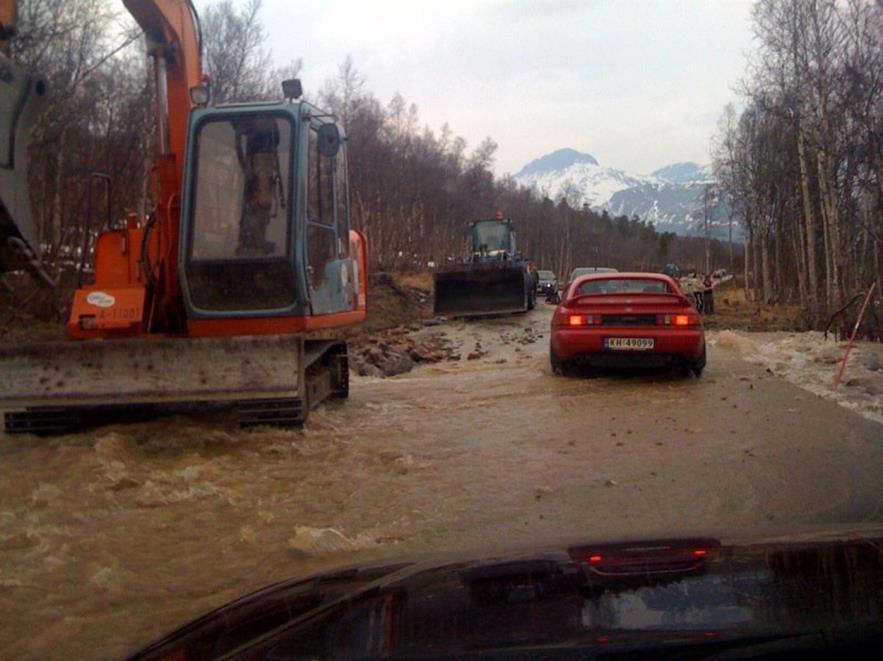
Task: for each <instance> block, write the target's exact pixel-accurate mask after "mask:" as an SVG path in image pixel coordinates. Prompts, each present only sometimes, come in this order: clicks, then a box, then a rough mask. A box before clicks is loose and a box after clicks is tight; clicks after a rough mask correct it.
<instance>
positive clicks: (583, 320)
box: [567, 314, 601, 326]
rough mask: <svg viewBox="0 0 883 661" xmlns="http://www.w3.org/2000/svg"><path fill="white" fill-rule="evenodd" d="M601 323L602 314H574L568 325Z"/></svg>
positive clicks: (570, 317)
mask: <svg viewBox="0 0 883 661" xmlns="http://www.w3.org/2000/svg"><path fill="white" fill-rule="evenodd" d="M600 323H601V315H600V314H572V315H570V316H569V317H568V320H567V325H568V326H594V325H595V324H600Z"/></svg>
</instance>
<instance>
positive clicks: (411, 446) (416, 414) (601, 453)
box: [0, 305, 883, 659]
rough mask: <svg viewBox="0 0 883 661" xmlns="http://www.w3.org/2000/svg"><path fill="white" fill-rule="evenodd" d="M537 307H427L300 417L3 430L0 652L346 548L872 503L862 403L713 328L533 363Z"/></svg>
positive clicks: (124, 642) (349, 558)
mask: <svg viewBox="0 0 883 661" xmlns="http://www.w3.org/2000/svg"><path fill="white" fill-rule="evenodd" d="M550 314H551V308H550V307H546V306H542V305H541V306H540V309H538V310H536V311H534V312H533V313H531V314H530V315H527V316H523V317H512V318H506V319H496V320H484V321H477V322H471V323H464V322H451V323H446V324H443V325H439V326H431V327H427V328H425V329H423V330H422V331H419V334H420V335H431V334H439V333H443V334H444V335H445V336H446V337H447V338H448V339H449V340H451V341H452V342H453V343H454V345H455V346H457V347H459V349H460V355H461V359H460V360H459V361H455V362H445V363H438V364H435V365H429V366H424V367H420V368H418V369H416V370H415V371H413V372H411V373H409V374H405V375H402V376H399V377H395V378H391V379H372V378H358V377H354V378H353V383H352V397H351V399H350V400H349V401H348V402H345V403H333V404H331V405H328V406H325V407H322V408H320V409H319V410H317V411H315V412H314V413H313V415H312V416H311V418H310V422H309V425H308V427H307V428H306V429H304V430H293V431H285V430H276V429H262V430H253V431H235V430H230V429H228V428H226V427H224V426H223V425H222V424H219V423H218V422H217V421H215V422H204V421H197V420H192V419H181V418H177V419H168V420H162V421H156V422H153V423H150V424H140V425H130V426H116V427H106V428H102V429H98V430H92V431H90V432H86V433H82V434H77V435H71V436H65V437H58V438H51V439H37V438H34V437H20V436H19V437H9V436H2V435H0V465H2V473H0V554H2V558H3V561H2V563H0V621H2V625H0V655H2V656H3V657H4V658H9V657H12V656H19V657H25V658H34V659H37V658H40V659H43V658H58V659H61V658H107V657H112V656H119V655H121V654H124V653H125V652H127V651H131V650H133V649H134V648H135V647H137V646H138V645H140V644H143V643H146V642H148V641H149V640H151V639H152V638H154V637H156V636H157V635H160V634H162V633H164V632H166V631H167V630H169V629H170V628H172V627H174V626H176V625H177V624H180V623H183V622H184V621H186V620H187V619H188V618H191V617H192V616H195V615H197V614H199V613H200V612H203V611H205V610H206V609H208V608H210V607H212V606H215V605H218V604H220V603H223V602H224V601H226V600H228V599H230V598H232V597H235V596H237V595H239V594H241V593H243V592H245V591H248V590H251V589H254V588H257V587H260V586H261V585H264V584H266V583H269V582H272V581H275V580H279V579H283V578H288V577H291V576H295V575H300V574H305V573H309V572H312V571H315V570H318V569H322V568H327V567H331V566H335V565H343V564H350V563H353V562H356V561H359V560H363V559H373V558H379V557H383V556H394V555H407V554H409V553H415V552H427V551H436V550H445V549H462V548H476V547H482V546H487V545H490V544H495V545H500V544H501V543H508V542H511V543H512V544H515V545H520V544H525V543H531V542H533V541H538V540H542V541H544V542H546V541H548V540H550V539H554V538H560V537H567V538H571V539H572V538H574V537H586V538H593V539H598V538H601V537H605V536H612V535H618V534H629V535H641V534H653V533H657V534H658V533H660V532H664V533H667V534H677V533H678V532H685V531H691V532H699V531H702V532H714V531H727V530H738V529H742V528H744V527H747V526H755V525H758V524H763V525H767V526H771V527H773V528H775V527H778V526H779V525H781V526H783V527H787V526H791V525H793V524H802V523H816V522H821V523H833V522H852V521H880V520H883V515H881V499H883V478H881V477H880V476H881V475H883V426H881V425H880V424H879V423H876V422H873V421H871V420H867V419H865V418H862V417H860V416H858V415H857V414H856V413H854V412H852V411H849V410H846V409H844V408H842V407H839V406H837V404H835V403H832V402H830V401H827V400H825V399H822V398H820V397H818V396H817V395H814V394H812V393H810V392H807V391H805V390H802V389H800V388H798V387H796V386H795V385H793V384H791V383H788V382H787V381H785V380H784V379H780V378H777V377H776V376H774V375H771V374H770V372H768V371H767V370H766V369H765V368H764V367H763V366H760V365H755V364H751V363H750V362H746V361H745V360H743V357H742V355H741V354H740V353H739V351H737V350H736V349H734V348H733V347H732V346H731V344H729V343H723V342H722V343H718V342H715V343H714V346H711V347H710V349H709V363H708V368H707V370H706V373H705V376H704V377H703V378H702V379H693V378H689V379H685V378H682V377H680V376H677V375H671V374H655V375H643V376H631V377H628V378H623V377H618V378H599V379H564V378H560V377H553V376H552V375H551V373H550V370H549V366H548V320H549V316H550ZM743 350H744V349H743ZM470 356H471V358H472V359H470Z"/></svg>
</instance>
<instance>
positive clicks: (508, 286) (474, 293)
mask: <svg viewBox="0 0 883 661" xmlns="http://www.w3.org/2000/svg"><path fill="white" fill-rule="evenodd" d="M526 294H527V292H526V291H525V279H524V269H523V268H521V267H515V266H511V265H499V264H495V263H491V264H468V265H464V266H463V267H462V268H454V269H451V270H448V271H441V272H439V273H436V275H435V299H434V312H435V314H437V315H447V316H449V317H469V316H477V315H489V314H507V313H512V312H524V311H525V310H527V295H526Z"/></svg>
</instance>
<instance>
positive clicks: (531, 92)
mask: <svg viewBox="0 0 883 661" xmlns="http://www.w3.org/2000/svg"><path fill="white" fill-rule="evenodd" d="M242 1H243V0H234V2H242ZM206 4H207V3H206V0H202V1H200V2H198V3H197V6H198V7H200V6H201V7H204V6H205V5H206ZM750 8H751V2H750V1H749V0H549V1H547V2H543V1H541V0H518V1H514V2H490V1H487V2H485V1H478V0H445V1H442V2H436V1H434V0H432V1H430V0H406V1H403V2H393V1H384V0H313V1H312V2H300V1H298V0H264V6H263V9H262V15H263V20H264V24H265V26H266V28H267V30H268V32H269V36H270V39H269V44H268V45H269V47H270V48H271V50H272V52H273V55H274V59H275V60H276V61H277V63H279V64H282V63H285V62H288V61H289V60H291V59H294V58H298V57H302V58H303V62H304V69H303V71H302V80H303V82H304V86H305V88H306V89H307V90H308V91H309V90H313V91H315V90H318V88H319V87H320V86H321V84H322V82H323V81H324V80H325V79H326V78H328V77H329V76H331V75H333V74H334V72H335V70H336V68H337V66H338V65H339V64H340V63H341V62H342V61H343V60H344V58H345V57H346V56H347V54H351V55H352V57H353V59H354V62H355V65H356V68H357V69H358V70H359V71H360V72H361V73H362V74H363V75H364V76H365V78H366V82H367V84H366V87H367V89H368V90H370V91H372V92H374V93H375V94H376V95H377V96H378V97H379V98H380V99H382V100H383V101H384V102H386V101H388V100H389V99H390V98H391V97H392V95H393V94H395V93H396V92H400V93H401V94H402V96H403V97H404V98H405V100H406V101H408V102H409V103H410V102H413V103H416V104H417V106H418V107H419V110H420V119H421V121H422V122H423V123H426V124H429V125H430V126H431V127H433V128H438V127H440V126H441V125H442V124H443V123H444V122H448V123H449V124H450V126H451V128H452V130H453V131H454V133H455V134H457V135H461V136H463V137H464V138H465V139H466V140H467V141H468V143H469V145H470V147H474V146H475V145H477V144H478V143H479V142H480V141H481V140H482V139H483V138H484V137H486V136H490V137H492V138H493V139H494V140H496V141H497V143H499V150H498V151H497V166H496V169H497V171H498V173H504V172H512V173H514V172H516V171H517V170H518V169H520V168H521V167H522V166H523V165H524V164H525V163H527V162H528V161H530V160H532V159H533V158H536V157H538V156H541V155H543V154H546V153H548V152H550V151H553V150H555V149H558V148H560V147H572V148H574V149H578V150H580V151H585V152H588V153H591V154H592V155H594V156H595V157H596V158H597V159H598V160H599V161H600V162H601V163H602V164H604V165H611V166H614V167H618V168H621V169H624V170H629V171H633V172H637V173H642V174H646V173H649V172H651V171H652V170H655V169H657V168H659V167H661V166H663V165H667V164H670V163H674V162H678V161H687V160H691V161H698V162H700V163H706V162H708V160H709V155H708V151H709V149H708V144H709V138H710V137H711V135H712V133H713V132H714V129H715V126H716V122H717V119H718V117H719V116H720V112H721V109H722V107H723V106H724V104H725V103H727V102H728V101H731V100H734V98H735V94H734V92H733V86H734V84H735V83H736V82H737V80H738V79H739V78H740V76H741V75H742V74H743V71H744V67H745V54H746V53H747V52H748V51H749V50H750V48H751V33H750V26H749V22H748V19H749V15H750Z"/></svg>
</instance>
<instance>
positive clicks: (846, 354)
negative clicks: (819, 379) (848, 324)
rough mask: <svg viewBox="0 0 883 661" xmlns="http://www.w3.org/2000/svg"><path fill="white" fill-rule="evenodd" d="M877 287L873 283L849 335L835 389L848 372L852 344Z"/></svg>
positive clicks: (835, 378) (835, 380) (835, 381)
mask: <svg viewBox="0 0 883 661" xmlns="http://www.w3.org/2000/svg"><path fill="white" fill-rule="evenodd" d="M876 286H877V283H876V282H873V283H871V288H870V289H868V293H867V295H866V296H865V302H864V303H862V308H861V310H859V312H858V319H856V320H855V326H853V327H852V333H851V334H850V335H849V341H848V342H847V343H846V351H845V352H844V354H843V360H842V361H841V362H840V369H838V370H837V375H836V376H835V377H834V387H835V388H836V387H837V386H839V385H840V382H841V381H842V380H843V372H844V370H846V361H847V360H849V353H850V352H851V351H852V343H853V342H855V336H856V334H857V333H858V327H859V325H860V324H861V323H862V318H863V317H864V316H865V310H867V309H868V303H870V302H871V295H872V294H873V293H874V288H875V287H876Z"/></svg>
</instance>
